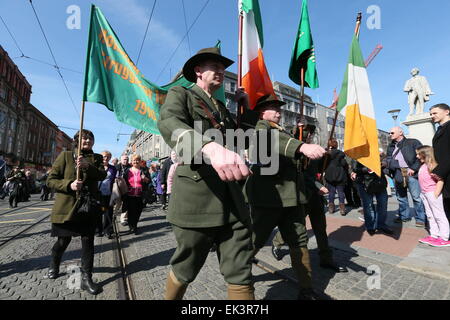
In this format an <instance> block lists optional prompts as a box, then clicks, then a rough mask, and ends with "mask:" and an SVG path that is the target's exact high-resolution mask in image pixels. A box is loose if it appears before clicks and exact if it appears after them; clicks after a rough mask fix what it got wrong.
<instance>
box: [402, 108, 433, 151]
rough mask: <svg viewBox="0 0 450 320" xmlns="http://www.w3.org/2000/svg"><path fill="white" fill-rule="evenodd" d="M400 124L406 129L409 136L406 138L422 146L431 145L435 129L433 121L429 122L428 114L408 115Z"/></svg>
mask: <svg viewBox="0 0 450 320" xmlns="http://www.w3.org/2000/svg"><path fill="white" fill-rule="evenodd" d="M402 124H403V125H405V126H407V127H408V131H409V134H408V135H407V138H413V139H417V140H419V141H420V142H422V144H424V145H429V146H431V145H432V141H433V136H434V134H435V133H436V128H435V126H434V123H433V120H431V116H430V114H428V113H422V114H413V115H409V116H407V117H406V121H404V122H402Z"/></svg>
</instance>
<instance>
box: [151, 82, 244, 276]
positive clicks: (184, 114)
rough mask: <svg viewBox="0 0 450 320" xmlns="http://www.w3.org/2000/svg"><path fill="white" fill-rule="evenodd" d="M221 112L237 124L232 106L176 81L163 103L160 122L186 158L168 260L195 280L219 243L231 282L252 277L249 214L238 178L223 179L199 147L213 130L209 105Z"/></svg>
mask: <svg viewBox="0 0 450 320" xmlns="http://www.w3.org/2000/svg"><path fill="white" fill-rule="evenodd" d="M204 108H207V110H209V112H210V113H211V114H215V115H216V116H217V118H219V119H217V120H218V121H217V122H218V123H220V122H222V124H223V129H235V128H236V125H235V123H234V121H233V119H232V118H231V115H230V113H229V111H228V110H227V109H226V107H225V106H224V105H223V104H222V103H221V102H220V101H215V100H213V99H212V98H211V97H209V96H208V94H207V93H206V92H205V91H204V90H203V89H201V88H200V87H198V86H197V85H194V86H193V87H192V88H190V89H186V88H183V87H173V88H171V89H170V90H169V92H168V94H167V98H166V100H165V102H164V105H163V106H162V107H161V112H160V120H159V121H158V128H159V130H160V132H161V135H162V137H163V138H164V141H165V142H166V143H167V144H168V145H169V146H170V147H171V148H172V149H173V150H174V151H175V152H176V153H177V154H178V156H179V157H180V158H182V159H183V161H184V163H183V164H180V165H179V166H178V167H177V169H176V171H175V176H174V180H173V185H172V194H171V199H170V202H169V208H168V214H167V219H168V221H169V222H170V223H171V224H172V225H173V231H174V234H175V237H176V239H177V243H178V246H177V250H176V251H175V253H174V255H173V257H172V259H171V261H170V263H171V265H172V270H173V272H174V273H175V275H176V277H177V279H178V280H179V281H181V282H184V283H190V282H192V281H193V280H194V279H195V277H196V275H197V274H198V272H199V271H200V268H201V267H202V266H203V264H204V262H205V259H206V257H207V255H208V253H209V249H210V248H211V246H212V245H213V243H216V244H217V246H218V252H219V253H220V268H221V271H222V273H223V274H224V277H225V280H226V281H227V282H228V283H231V284H242V285H244V284H245V285H246V284H250V283H251V262H250V259H251V253H252V249H253V248H252V243H251V231H250V215H249V212H248V209H247V207H246V206H245V199H244V196H243V194H242V189H241V187H240V186H239V184H238V183H236V182H224V181H222V180H221V179H220V177H219V175H218V174H217V172H216V171H215V170H214V168H213V167H212V166H211V165H210V164H207V163H205V161H203V160H202V159H201V155H202V152H201V149H202V148H203V146H204V145H205V144H207V143H209V142H212V141H215V139H217V138H215V137H214V136H207V135H205V133H207V131H208V130H209V129H214V126H213V123H212V122H211V120H210V118H209V117H208V114H207V113H206V112H205V109H204Z"/></svg>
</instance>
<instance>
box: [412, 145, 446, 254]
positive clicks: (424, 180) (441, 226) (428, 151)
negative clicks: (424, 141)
mask: <svg viewBox="0 0 450 320" xmlns="http://www.w3.org/2000/svg"><path fill="white" fill-rule="evenodd" d="M416 153H417V158H418V159H419V160H420V162H421V163H422V166H421V167H420V169H419V184H420V189H421V194H420V197H421V198H422V201H423V204H424V206H425V213H426V215H427V218H428V222H429V224H430V236H428V237H425V238H423V239H420V240H419V242H421V243H426V244H429V245H431V246H433V247H449V246H450V241H448V240H449V232H450V227H449V223H448V220H447V217H446V215H445V211H444V204H443V200H442V194H441V193H442V188H443V187H444V181H442V180H440V179H438V178H437V177H436V176H435V175H434V174H432V173H431V172H432V171H433V169H434V168H435V167H436V166H437V163H436V160H435V158H434V151H433V148H432V147H430V146H422V147H420V148H418V149H417V150H416Z"/></svg>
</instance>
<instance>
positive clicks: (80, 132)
mask: <svg viewBox="0 0 450 320" xmlns="http://www.w3.org/2000/svg"><path fill="white" fill-rule="evenodd" d="M84 103H85V101H82V102H81V116H80V131H79V134H78V150H77V160H78V157H79V156H80V155H81V139H82V138H83V134H82V132H83V121H84ZM80 179H81V177H80V167H78V166H77V181H78V180H80ZM79 194H80V192H79V191H77V198H78V197H79Z"/></svg>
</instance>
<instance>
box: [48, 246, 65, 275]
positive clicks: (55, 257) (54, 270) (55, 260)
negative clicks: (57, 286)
mask: <svg viewBox="0 0 450 320" xmlns="http://www.w3.org/2000/svg"><path fill="white" fill-rule="evenodd" d="M61 258H62V254H60V253H56V252H54V250H52V260H51V261H50V266H49V268H48V271H47V278H48V279H56V278H58V276H59V266H60V264H61Z"/></svg>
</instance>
